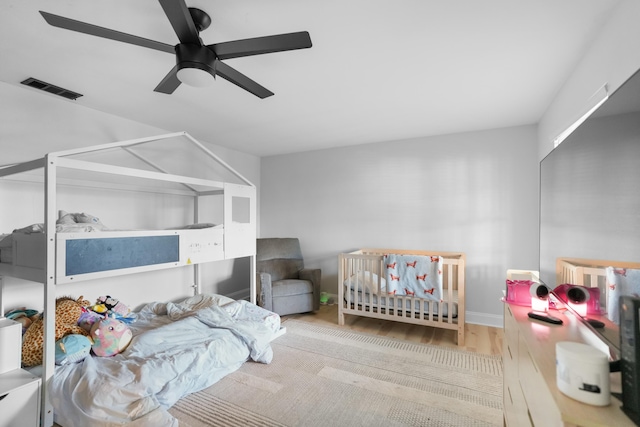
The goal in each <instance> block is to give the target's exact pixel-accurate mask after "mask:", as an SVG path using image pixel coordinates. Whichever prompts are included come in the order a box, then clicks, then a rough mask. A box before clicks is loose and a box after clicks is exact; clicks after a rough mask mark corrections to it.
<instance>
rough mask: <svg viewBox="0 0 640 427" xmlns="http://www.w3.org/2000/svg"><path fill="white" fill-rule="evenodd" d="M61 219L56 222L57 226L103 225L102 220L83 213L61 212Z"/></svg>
mask: <svg viewBox="0 0 640 427" xmlns="http://www.w3.org/2000/svg"><path fill="white" fill-rule="evenodd" d="M58 216H59V219H58V220H57V221H56V224H74V223H75V224H97V225H102V223H101V222H100V219H99V218H97V217H95V216H93V215H89V214H86V213H84V212H82V213H68V212H65V211H60V212H59V214H58Z"/></svg>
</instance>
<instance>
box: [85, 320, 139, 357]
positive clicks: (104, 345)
mask: <svg viewBox="0 0 640 427" xmlns="http://www.w3.org/2000/svg"><path fill="white" fill-rule="evenodd" d="M91 338H93V345H92V346H91V350H92V351H93V354H95V355H96V356H114V355H116V354H118V353H120V352H122V351H123V350H124V349H125V348H127V346H128V345H129V343H130V342H131V339H132V338H133V334H132V333H131V329H129V327H128V326H127V325H126V324H125V323H123V322H121V321H119V320H117V319H113V318H110V317H105V318H104V319H102V320H100V321H97V322H95V323H94V324H93V326H92V327H91Z"/></svg>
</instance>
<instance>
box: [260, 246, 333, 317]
mask: <svg viewBox="0 0 640 427" xmlns="http://www.w3.org/2000/svg"><path fill="white" fill-rule="evenodd" d="M256 263H257V265H256V270H257V276H258V277H257V283H258V286H259V292H260V296H261V298H260V300H261V305H262V307H264V308H265V309H267V310H271V311H273V312H274V313H278V314H279V315H281V316H285V315H287V314H294V313H306V312H309V311H316V310H318V309H319V308H320V277H321V272H320V269H305V268H304V260H303V258H302V251H301V250H300V242H299V241H298V239H296V238H268V239H257V252H256Z"/></svg>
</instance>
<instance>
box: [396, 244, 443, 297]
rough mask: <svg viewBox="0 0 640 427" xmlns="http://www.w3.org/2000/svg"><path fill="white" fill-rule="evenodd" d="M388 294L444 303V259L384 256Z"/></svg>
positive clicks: (437, 257)
mask: <svg viewBox="0 0 640 427" xmlns="http://www.w3.org/2000/svg"><path fill="white" fill-rule="evenodd" d="M384 265H385V279H386V284H387V293H388V294H390V295H398V296H400V295H408V296H411V297H415V298H423V299H430V300H432V301H442V257H441V256H418V255H396V254H388V255H385V256H384Z"/></svg>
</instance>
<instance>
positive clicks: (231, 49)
mask: <svg viewBox="0 0 640 427" xmlns="http://www.w3.org/2000/svg"><path fill="white" fill-rule="evenodd" d="M207 47H208V48H209V49H212V50H213V51H214V52H215V53H216V55H217V56H218V58H219V59H230V58H240V57H242V56H251V55H262V54H263V53H272V52H282V51H285V50H295V49H306V48H309V47H311V37H310V36H309V33H308V32H307V31H301V32H298V33H287V34H279V35H276V36H265V37H255V38H252V39H243V40H235V41H231V42H223V43H216V44H212V45H209V46H207Z"/></svg>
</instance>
